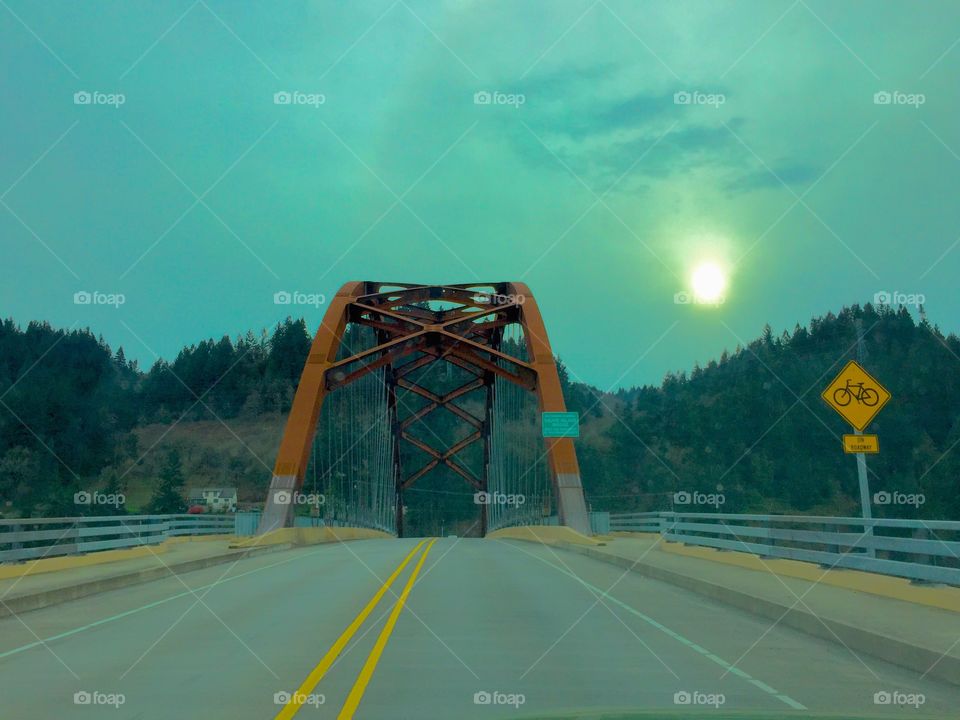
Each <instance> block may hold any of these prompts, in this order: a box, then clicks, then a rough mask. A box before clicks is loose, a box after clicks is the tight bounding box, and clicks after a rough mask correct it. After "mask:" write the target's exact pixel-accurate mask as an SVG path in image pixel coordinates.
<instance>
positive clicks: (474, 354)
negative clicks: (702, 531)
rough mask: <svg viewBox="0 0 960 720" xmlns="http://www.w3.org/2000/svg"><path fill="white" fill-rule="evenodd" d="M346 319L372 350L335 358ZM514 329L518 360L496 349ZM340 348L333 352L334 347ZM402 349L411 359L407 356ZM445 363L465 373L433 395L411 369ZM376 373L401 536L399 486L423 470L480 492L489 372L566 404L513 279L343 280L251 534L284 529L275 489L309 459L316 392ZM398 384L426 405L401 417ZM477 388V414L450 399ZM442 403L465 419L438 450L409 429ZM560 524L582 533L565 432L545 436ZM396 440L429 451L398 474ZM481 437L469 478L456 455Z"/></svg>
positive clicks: (553, 404) (291, 482) (543, 399)
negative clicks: (383, 395)
mask: <svg viewBox="0 0 960 720" xmlns="http://www.w3.org/2000/svg"><path fill="white" fill-rule="evenodd" d="M350 324H353V325H359V326H363V327H367V328H370V329H371V330H372V331H373V332H374V333H375V336H376V344H375V345H374V346H373V347H370V348H368V349H364V350H361V351H358V352H355V353H353V352H351V353H348V354H346V355H345V356H341V357H338V350H339V349H340V346H341V341H342V340H343V336H344V331H345V329H346V327H347V326H348V325H350ZM511 325H518V326H520V327H521V328H522V330H523V337H524V341H525V346H526V347H525V349H526V353H525V356H526V359H525V360H521V359H518V358H516V357H513V356H511V355H509V354H507V353H505V352H503V351H502V349H501V343H502V340H503V334H504V328H506V327H508V326H511ZM340 354H341V355H342V353H340ZM411 356H416V357H414V358H413V359H409V358H411ZM438 362H445V363H450V364H451V365H454V366H456V367H458V368H461V369H462V370H464V371H466V372H467V373H468V374H469V375H470V376H471V377H472V379H470V380H469V381H467V382H465V383H464V384H462V385H460V386H459V387H457V388H455V389H453V390H450V391H448V392H446V393H443V394H439V393H437V392H435V391H433V390H431V389H430V388H428V387H424V386H423V385H421V384H420V383H418V382H417V381H416V380H415V379H414V377H415V375H416V371H418V370H419V369H421V368H424V367H426V366H428V365H430V364H432V363H438ZM380 369H383V370H384V378H385V380H384V381H385V383H386V385H387V392H388V411H389V413H390V418H391V422H392V424H393V432H394V437H395V440H396V442H395V443H394V451H393V452H394V466H395V470H396V479H397V480H396V494H397V510H396V513H397V532H398V533H400V534H402V532H403V527H402V522H403V510H402V508H403V492H404V491H405V490H407V489H409V488H410V487H411V486H412V485H413V484H414V483H416V481H417V480H418V479H419V478H421V477H422V476H423V475H425V474H426V473H428V472H430V471H431V470H433V469H434V468H436V467H437V466H439V465H445V466H446V467H449V468H450V469H451V470H453V471H454V472H455V473H457V474H458V475H459V476H461V477H462V478H463V479H464V480H465V481H466V482H467V483H469V484H470V485H471V486H472V487H473V488H475V489H476V490H477V491H485V490H486V489H487V480H488V466H489V460H490V457H489V455H490V418H491V412H490V408H491V405H492V393H493V389H494V384H495V383H494V381H495V379H496V378H498V377H499V378H502V379H503V380H505V381H508V382H510V383H512V384H514V385H516V386H518V387H520V388H523V389H524V390H527V391H530V392H532V393H535V394H536V396H537V399H538V402H539V407H540V410H541V411H552V412H562V411H564V410H565V405H564V401H563V396H562V393H561V389H560V379H559V375H558V373H557V368H556V364H555V361H554V357H553V353H552V350H551V348H550V344H549V342H548V340H547V335H546V329H545V326H544V323H543V320H542V318H541V316H540V312H539V308H538V307H537V304H536V300H535V299H534V298H533V295H532V294H531V293H530V290H529V288H527V286H526V285H524V284H521V283H510V282H500V283H470V284H461V285H414V284H406V283H381V282H351V283H347V284H346V285H344V286H343V287H342V288H341V290H340V291H339V292H338V293H337V295H336V296H335V297H334V298H333V300H332V302H331V303H330V305H329V306H328V309H327V311H326V314H325V317H324V320H323V323H322V324H321V327H320V328H319V330H318V331H317V334H316V337H315V338H314V340H313V343H312V346H311V349H310V353H309V356H308V358H307V362H306V365H305V367H304V370H303V374H302V376H301V379H300V384H299V385H298V387H297V392H296V395H295V397H294V401H293V406H292V408H291V411H290V416H289V418H288V420H287V426H286V429H285V431H284V435H283V439H282V441H281V444H280V450H279V452H278V454H277V461H276V464H275V466H274V473H273V479H272V482H271V492H270V493H269V494H268V498H267V502H266V507H265V510H264V513H263V516H262V519H261V523H260V529H259V531H260V532H266V531H268V530H271V529H274V528H277V527H285V526H287V525H289V524H290V522H291V521H292V512H291V507H290V506H289V505H286V506H284V505H281V504H278V503H276V502H274V501H273V498H274V497H275V493H276V492H277V491H283V490H287V491H290V490H296V489H299V488H300V486H301V485H302V483H303V474H304V471H305V468H306V466H307V462H308V460H309V456H310V448H311V442H312V440H313V436H314V433H315V432H316V425H317V419H318V417H319V413H320V408H321V406H322V404H323V400H324V398H325V397H326V396H327V395H329V394H330V393H331V392H333V391H335V390H337V389H338V388H342V387H345V386H348V385H350V384H351V383H354V382H356V381H357V380H359V379H360V378H362V377H364V376H366V375H368V374H370V373H372V372H375V371H378V370H380ZM398 390H404V391H406V392H410V393H414V394H416V395H418V396H420V397H422V398H423V399H424V400H425V401H426V403H425V404H424V405H423V406H422V407H421V408H419V409H418V410H416V411H414V412H412V413H410V414H409V415H407V416H406V417H404V418H401V417H400V413H399V409H400V408H399V407H398V400H397V397H398ZM479 390H485V392H486V398H487V399H486V403H485V416H484V417H476V416H475V415H473V414H472V413H470V412H468V411H467V410H464V409H463V408H462V407H461V406H460V405H458V404H457V403H456V402H455V401H456V400H457V399H459V398H462V397H464V396H465V395H467V394H468V393H471V392H474V391H479ZM440 408H443V409H444V410H446V411H448V412H450V413H452V414H453V415H455V416H456V417H457V418H459V420H461V421H462V422H463V423H465V424H466V425H468V426H469V428H470V429H471V432H470V433H469V434H467V435H466V436H464V437H463V438H462V439H460V440H459V441H457V442H455V443H454V444H453V445H452V446H451V447H449V448H446V449H438V448H436V447H434V445H433V444H432V443H430V442H428V441H426V440H424V439H423V438H418V437H415V436H414V435H412V434H411V432H410V428H411V426H412V425H413V424H414V423H416V422H417V421H419V420H422V419H423V418H424V417H426V416H427V415H429V414H430V413H432V412H434V411H436V410H438V409H440ZM543 442H544V453H545V454H546V456H547V459H548V464H549V467H550V474H551V480H552V484H553V489H554V494H555V497H556V501H557V508H558V514H559V516H560V522H561V523H562V524H565V525H569V526H571V527H573V528H575V529H576V530H578V531H580V532H583V533H584V534H589V532H590V528H589V519H588V516H587V511H586V505H585V503H584V499H583V490H582V486H581V482H580V472H579V466H578V464H577V459H576V453H575V450H574V447H573V441H572V440H571V439H570V438H544V441H543ZM401 443H407V444H409V445H411V446H413V447H416V448H417V449H418V450H420V451H422V452H423V453H425V454H426V455H427V457H428V458H429V459H428V460H427V462H426V463H425V464H423V465H422V466H421V467H419V468H416V469H412V470H411V471H410V472H408V473H405V472H404V468H402V467H401V453H400V445H401ZM475 443H482V444H483V449H484V452H483V454H484V461H483V471H482V473H481V474H480V475H479V476H478V475H477V474H475V473H474V472H472V471H471V470H470V469H469V468H468V467H466V466H465V464H464V463H462V462H458V459H457V455H458V454H459V453H460V452H462V451H463V450H464V449H465V448H467V447H469V446H471V445H473V444H475ZM486 520H487V516H486V506H484V505H481V526H482V532H485V531H486Z"/></svg>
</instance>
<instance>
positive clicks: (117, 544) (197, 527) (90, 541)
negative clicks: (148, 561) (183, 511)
mask: <svg viewBox="0 0 960 720" xmlns="http://www.w3.org/2000/svg"><path fill="white" fill-rule="evenodd" d="M233 531H234V519H233V516H232V515H214V514H210V515H106V516H98V517H64V518H20V519H16V520H0V562H16V561H19V560H32V559H39V558H47V557H57V556H60V555H77V554H81V553H88V552H97V551H100V550H115V549H118V548H128V547H139V546H143V545H156V544H157V543H161V542H163V541H164V540H166V539H168V538H171V537H177V536H181V535H211V534H233Z"/></svg>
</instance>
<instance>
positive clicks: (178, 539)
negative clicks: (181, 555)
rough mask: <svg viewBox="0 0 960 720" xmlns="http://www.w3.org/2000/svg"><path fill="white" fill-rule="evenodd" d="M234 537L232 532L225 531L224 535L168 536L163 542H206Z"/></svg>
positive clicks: (173, 543)
mask: <svg viewBox="0 0 960 720" xmlns="http://www.w3.org/2000/svg"><path fill="white" fill-rule="evenodd" d="M234 538H236V535H234V534H233V533H226V534H224V535H177V536H176V537H172V538H168V539H167V540H165V541H164V542H165V543H169V544H171V545H175V544H177V543H185V542H207V541H209V540H233V539H234Z"/></svg>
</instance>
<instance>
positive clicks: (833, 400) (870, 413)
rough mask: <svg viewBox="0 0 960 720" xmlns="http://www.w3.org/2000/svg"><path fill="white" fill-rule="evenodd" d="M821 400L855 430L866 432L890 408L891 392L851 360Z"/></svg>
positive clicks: (825, 391)
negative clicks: (866, 428) (880, 413)
mask: <svg viewBox="0 0 960 720" xmlns="http://www.w3.org/2000/svg"><path fill="white" fill-rule="evenodd" d="M820 397H822V398H823V399H824V400H825V401H826V402H827V404H828V405H829V406H830V407H832V408H833V409H834V410H836V411H837V412H838V413H840V415H841V416H842V417H843V419H844V420H846V421H847V422H848V423H850V424H851V425H853V427H854V428H855V429H856V430H863V429H864V428H865V427H866V426H867V425H869V424H870V422H871V421H872V420H873V418H875V417H876V416H877V413H878V412H880V410H881V408H883V406H884V405H886V404H887V401H888V400H889V399H890V392H889V391H888V390H887V389H886V388H885V387H884V386H883V385H881V384H880V383H879V382H878V381H877V379H876V378H875V377H873V376H872V375H871V374H870V373H868V372H867V371H866V370H864V369H863V368H862V367H861V366H860V365H859V364H858V363H856V362H854V361H853V360H851V361H850V362H848V363H847V365H846V367H844V368H843V370H841V371H840V374H839V375H837V376H836V377H835V378H834V379H833V382H832V383H830V384H829V385H827V388H826V389H825V390H824V391H823V392H822V393H821V394H820Z"/></svg>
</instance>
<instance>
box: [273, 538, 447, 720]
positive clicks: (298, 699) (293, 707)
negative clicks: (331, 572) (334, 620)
mask: <svg viewBox="0 0 960 720" xmlns="http://www.w3.org/2000/svg"><path fill="white" fill-rule="evenodd" d="M425 542H426V540H421V541H420V542H419V543H417V546H416V547H415V548H413V550H411V551H410V552H409V553H408V554H407V556H406V557H405V558H404V559H403V562H401V563H400V565H398V566H397V569H396V570H394V571H393V573H392V574H391V575H390V577H388V578H387V580H386V582H384V583H383V585H382V586H381V588H380V589H379V590H377V592H376V594H374V596H373V597H372V598H370V602H368V603H367V604H366V606H364V608H363V610H361V611H360V613H359V614H358V615H357V616H356V617H355V618H354V619H353V622H351V623H350V625H348V626H347V629H346V630H344V631H343V633H342V634H341V635H340V637H338V638H337V641H336V642H335V643H334V644H333V645H332V646H331V647H330V649H329V650H328V651H327V654H326V655H324V656H323V659H321V660H320V662H319V663H318V664H317V666H316V667H315V668H314V669H313V670H312V671H311V672H310V674H309V675H307V678H306V680H304V681H303V683H302V684H301V685H300V687H299V688H297V691H296V692H295V693H293V694H292V695H291V697H290V701H289V702H288V703H287V704H286V705H284V706H283V709H282V710H281V711H280V712H279V713H278V714H277V716H276V718H275V720H288V719H289V718H292V717H293V716H294V715H296V714H297V711H298V710H299V709H300V708H301V706H302V705H303V703H304V702H305V701H306V700H307V697H308V696H309V695H310V693H312V692H313V689H314V688H315V687H316V686H317V685H318V684H319V682H320V681H321V680H322V679H323V677H324V676H325V675H326V674H327V671H328V670H330V668H331V667H332V666H333V663H334V662H335V661H336V659H337V657H338V656H339V655H340V653H341V652H342V651H343V648H345V647H346V645H347V643H348V642H350V638H352V637H353V636H354V635H355V634H356V632H357V630H359V629H360V626H361V625H363V623H364V621H366V619H367V617H369V615H370V613H372V612H373V609H374V608H375V607H376V606H377V605H378V604H379V602H380V600H381V599H382V598H383V596H384V595H386V593H387V591H388V590H389V589H390V586H391V585H393V582H394V581H395V580H396V579H397V578H398V577H399V576H400V573H402V572H403V569H404V568H405V567H406V566H407V565H408V564H409V562H410V560H411V559H413V556H414V555H416V554H417V552H419V551H420V548H422V547H423V544H424V543H425ZM435 542H436V540H435V539H434V540H431V541H430V542H429V543H428V544H427V547H426V550H424V551H423V554H422V555H421V556H420V559H419V560H418V561H417V564H416V566H415V567H414V569H413V572H412V573H411V574H410V578H409V579H408V580H407V584H406V585H405V586H404V588H403V591H402V592H401V593H400V597H399V599H398V600H397V602H396V604H395V605H394V606H393V610H392V612H391V613H390V617H389V618H387V622H386V624H385V625H384V626H383V630H381V631H380V636H379V637H378V638H377V642H376V643H375V644H374V646H373V650H371V651H370V655H369V656H368V657H367V661H366V662H365V663H364V665H363V669H362V670H361V671H360V675H358V676H357V681H356V682H355V683H354V685H353V688H352V689H351V690H350V694H349V695H348V696H347V701H346V702H345V703H344V705H343V708H342V709H341V710H340V714H339V715H338V716H337V718H338V720H346V719H347V718H352V717H353V713H354V712H355V711H356V709H357V707H358V706H359V705H360V700H361V699H362V698H363V693H364V691H365V690H366V689H367V685H368V684H369V682H370V678H371V677H373V672H374V670H376V668H377V663H378V662H379V661H380V656H381V655H382V654H383V650H384V648H385V647H386V646H387V641H388V640H389V639H390V635H391V633H392V632H393V628H394V626H395V625H396V624H397V619H398V618H399V617H400V613H401V611H402V610H403V606H404V604H405V603H406V601H407V597H408V596H409V595H410V591H411V590H412V589H413V584H414V582H416V579H417V575H418V574H419V573H420V568H422V567H423V563H424V561H425V560H426V559H427V555H428V554H429V552H430V548H432V547H433V544H434V543H435Z"/></svg>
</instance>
